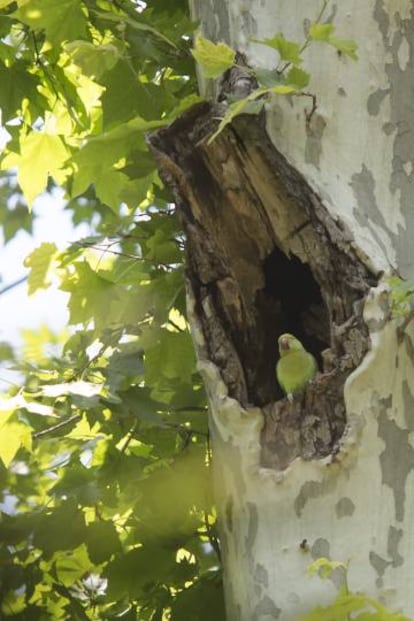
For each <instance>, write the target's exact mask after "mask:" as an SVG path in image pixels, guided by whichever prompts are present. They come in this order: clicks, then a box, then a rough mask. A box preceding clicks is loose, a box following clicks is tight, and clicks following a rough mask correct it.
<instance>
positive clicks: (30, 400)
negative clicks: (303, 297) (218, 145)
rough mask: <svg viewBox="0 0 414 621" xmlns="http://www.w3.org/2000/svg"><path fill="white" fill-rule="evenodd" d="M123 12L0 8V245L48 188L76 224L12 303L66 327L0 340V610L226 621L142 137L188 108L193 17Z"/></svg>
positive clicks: (156, 184)
mask: <svg viewBox="0 0 414 621" xmlns="http://www.w3.org/2000/svg"><path fill="white" fill-rule="evenodd" d="M139 4H141V3H139V2H134V1H132V0H118V1H116V2H109V1H107V0H59V1H57V0H29V1H27V0H25V1H23V0H19V1H18V2H12V1H10V2H9V1H7V0H3V2H1V5H0V6H1V9H2V11H1V14H0V33H1V41H0V81H1V84H2V88H1V89H0V108H1V111H2V123H3V126H4V128H5V129H6V130H7V132H8V137H9V140H8V142H7V145H6V147H5V149H4V151H3V157H2V169H3V171H10V173H8V174H7V175H5V173H3V177H2V181H1V183H0V192H1V199H2V202H1V209H0V222H1V224H2V227H3V231H4V237H5V240H6V242H7V241H9V240H11V239H13V238H14V236H15V235H16V234H17V233H18V232H19V231H20V230H22V229H24V230H26V231H28V232H30V230H31V218H30V217H29V216H28V212H27V207H26V205H29V207H31V206H32V204H33V202H34V201H35V199H36V197H37V196H38V195H39V194H41V193H42V192H44V191H48V190H51V189H53V186H54V185H55V184H59V185H61V186H63V187H64V188H65V191H66V193H67V197H68V203H67V207H66V209H68V210H70V212H71V214H72V217H73V221H74V224H79V223H87V224H89V226H90V229H91V235H90V237H88V238H86V239H81V240H79V241H78V242H76V243H74V244H72V245H71V246H69V247H68V248H67V249H66V250H64V251H62V250H61V249H59V248H58V247H57V246H56V245H55V243H54V242H53V240H50V241H48V242H45V243H43V244H41V245H40V246H39V247H38V248H36V249H35V250H34V251H33V252H31V254H30V255H29V256H28V257H27V258H26V260H25V265H26V266H27V268H28V269H29V276H28V293H29V294H30V295H31V294H35V293H36V292H37V291H38V290H40V289H44V288H47V287H49V286H50V284H51V282H53V281H56V279H57V281H58V282H59V283H60V284H59V286H60V288H61V289H62V290H63V291H65V292H67V293H68V295H69V330H68V332H67V333H66V334H63V335H55V334H53V333H51V332H50V330H49V329H48V328H46V327H43V328H41V329H40V330H38V331H37V332H34V331H32V330H26V331H25V332H24V334H23V337H24V357H23V359H22V360H21V359H19V358H18V356H17V355H16V353H15V352H14V351H13V349H12V348H11V347H10V346H9V345H8V344H7V343H4V344H1V346H0V356H1V358H2V360H3V361H4V362H8V363H9V364H10V363H12V364H13V365H14V366H15V367H16V368H19V369H20V373H21V377H22V384H21V386H15V387H13V388H12V389H11V390H10V391H9V394H8V395H4V396H3V399H2V400H1V403H0V481H1V484H0V485H1V487H0V490H1V491H0V503H1V504H0V508H1V514H0V540H1V541H2V544H3V545H2V547H1V550H0V557H1V558H0V617H1V618H2V619H3V618H9V617H10V618H13V619H25V620H31V619H33V620H40V619H55V620H59V619H71V620H72V619H79V620H85V619H115V618H122V619H125V620H131V619H138V618H139V619H148V620H149V619H152V620H153V621H155V620H157V619H162V618H166V615H167V614H168V615H169V617H168V618H170V619H172V620H176V621H177V620H178V621H180V620H183V619H189V618H191V619H200V620H202V619H206V618H207V616H206V615H207V614H208V610H212V609H214V610H213V612H214V615H215V618H217V619H220V618H223V616H224V613H223V595H222V585H221V577H220V570H219V558H218V556H217V554H218V552H219V549H218V545H217V539H216V533H215V530H216V528H215V516H214V510H213V508H212V501H211V493H210V483H209V479H210V476H209V449H208V443H207V441H208V438H207V422H206V400H205V395H204V392H203V388H202V385H201V381H200V377H199V375H198V373H197V371H196V368H195V360H194V353H193V348H192V344H191V339H190V336H189V332H188V329H187V320H186V309H185V295H184V282H183V251H184V238H183V234H182V232H181V230H180V225H179V222H178V219H177V214H176V213H175V210H174V208H173V207H172V205H171V202H170V201H171V197H170V196H169V194H168V192H167V191H166V189H165V188H164V187H163V185H162V183H161V181H160V180H159V178H158V176H157V172H156V169H155V165H154V162H153V161H152V159H151V157H150V156H149V153H148V151H147V147H146V142H145V132H147V131H148V130H151V129H153V128H157V127H159V126H161V125H163V124H166V123H169V122H171V120H173V119H174V118H175V117H176V116H177V115H178V114H180V113H181V112H182V111H183V110H184V109H185V107H186V106H189V105H191V104H192V103H193V102H194V101H196V100H197V96H196V94H195V93H196V86H195V78H194V67H193V59H192V56H191V53H190V45H191V44H190V37H191V33H192V31H193V29H194V24H192V23H191V21H190V19H189V17H188V15H187V13H186V7H185V3H184V2H175V3H171V2H166V1H160V0H157V1H155V0H154V1H148V2H147V3H146V4H147V7H146V8H145V9H144V10H142V7H141V8H139V6H138V5H139ZM16 181H17V183H18V185H16ZM10 195H12V198H11V199H9V198H8V197H9V196H10ZM50 217H51V218H53V214H51V216H50ZM212 599H213V600H214V603H213V604H211V606H210V608H208V607H207V606H206V605H205V603H206V601H211V600H212Z"/></svg>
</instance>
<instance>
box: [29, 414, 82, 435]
mask: <svg viewBox="0 0 414 621" xmlns="http://www.w3.org/2000/svg"><path fill="white" fill-rule="evenodd" d="M80 419H81V415H80V414H74V415H73V416H70V417H69V418H66V419H65V420H62V421H61V422H60V423H57V424H56V425H53V426H52V427H48V428H47V429H42V431H36V432H35V433H33V434H32V438H33V440H37V439H38V438H43V436H48V435H50V434H52V433H54V432H55V431H60V430H61V429H63V428H64V427H66V426H67V425H70V424H71V423H74V422H76V421H78V420H80Z"/></svg>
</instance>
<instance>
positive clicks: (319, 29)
mask: <svg viewBox="0 0 414 621" xmlns="http://www.w3.org/2000/svg"><path fill="white" fill-rule="evenodd" d="M334 32H335V26H334V25H333V24H319V23H316V24H311V26H310V28H309V37H310V38H311V39H312V40H313V41H325V43H329V45H332V46H333V47H334V48H335V49H337V50H338V51H339V52H342V54H345V55H346V56H349V57H350V58H352V59H353V60H358V55H357V53H356V51H357V49H358V46H357V44H356V43H355V41H352V40H350V39H338V38H337V37H334Z"/></svg>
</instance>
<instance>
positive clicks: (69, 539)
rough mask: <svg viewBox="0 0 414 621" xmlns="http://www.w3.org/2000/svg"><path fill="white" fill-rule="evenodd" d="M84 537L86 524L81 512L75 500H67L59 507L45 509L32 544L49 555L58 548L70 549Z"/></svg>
mask: <svg viewBox="0 0 414 621" xmlns="http://www.w3.org/2000/svg"><path fill="white" fill-rule="evenodd" d="M85 539H86V526H85V519H84V515H83V512H82V511H81V510H79V509H78V507H77V504H76V501H73V500H67V501H65V502H63V503H62V504H61V505H60V506H59V507H57V508H54V509H51V510H46V512H45V513H44V514H43V515H42V519H41V520H38V522H37V525H36V528H35V532H34V538H33V544H34V545H35V546H36V547H38V548H40V549H41V550H43V553H44V555H45V556H46V557H50V556H51V555H52V554H53V553H54V552H56V551H58V550H72V549H74V548H77V547H78V546H80V545H81V544H82V543H84V541H85Z"/></svg>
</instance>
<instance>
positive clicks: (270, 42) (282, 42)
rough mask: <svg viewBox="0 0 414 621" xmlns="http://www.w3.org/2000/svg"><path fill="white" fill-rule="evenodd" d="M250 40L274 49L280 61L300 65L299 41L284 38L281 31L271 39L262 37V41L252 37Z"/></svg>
mask: <svg viewBox="0 0 414 621" xmlns="http://www.w3.org/2000/svg"><path fill="white" fill-rule="evenodd" d="M252 41H254V43H259V44H260V45H266V46H267V47H271V48H272V49H274V50H276V51H277V52H278V53H279V56H280V60H281V61H284V62H287V63H292V64H293V65H300V63H301V62H302V58H301V55H300V54H301V52H300V45H299V43H296V41H289V40H288V39H285V37H284V35H283V34H282V33H281V32H279V33H277V34H276V35H275V36H274V37H272V38H271V39H264V40H263V41H261V40H259V39H252Z"/></svg>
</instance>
